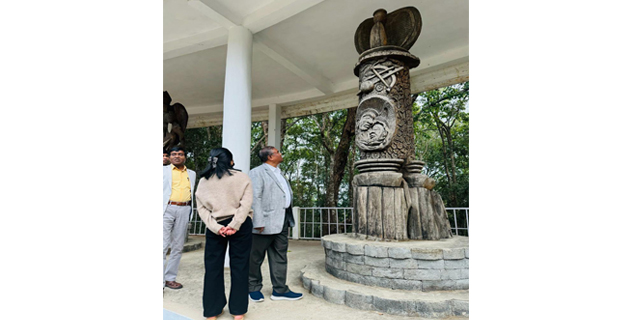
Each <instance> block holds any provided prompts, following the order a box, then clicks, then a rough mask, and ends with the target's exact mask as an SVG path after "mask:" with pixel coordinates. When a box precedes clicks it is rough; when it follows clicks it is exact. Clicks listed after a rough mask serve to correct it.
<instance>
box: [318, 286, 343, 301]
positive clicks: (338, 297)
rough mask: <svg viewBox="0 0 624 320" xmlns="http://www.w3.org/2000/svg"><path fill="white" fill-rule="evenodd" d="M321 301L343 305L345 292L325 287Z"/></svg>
mask: <svg viewBox="0 0 624 320" xmlns="http://www.w3.org/2000/svg"><path fill="white" fill-rule="evenodd" d="M323 299H325V300H327V301H329V302H331V303H335V304H345V291H344V290H339V289H333V288H330V287H325V289H323Z"/></svg>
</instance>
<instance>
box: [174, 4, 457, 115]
mask: <svg viewBox="0 0 624 320" xmlns="http://www.w3.org/2000/svg"><path fill="white" fill-rule="evenodd" d="M406 6H414V7H416V8H417V9H418V10H419V11H420V14H421V16H422V20H423V22H422V25H423V26H422V32H421V34H420V37H419V38H418V41H416V44H415V45H414V46H413V47H412V49H411V50H410V52H411V53H412V54H413V55H415V56H417V57H419V58H420V60H421V65H420V66H419V67H418V68H416V69H414V70H412V76H413V77H421V78H422V79H412V80H413V81H412V87H414V86H415V85H416V84H415V81H420V82H419V83H429V86H432V85H435V84H436V83H438V84H442V83H446V84H449V83H450V82H453V81H455V82H456V81H459V80H460V79H463V80H466V79H467V73H468V70H467V64H468V1H467V0H436V1H432V0H392V1H381V0H324V1H323V0H275V1H270V0H236V1H233V0H229V1H228V0H191V1H187V0H164V8H163V22H164V23H163V28H164V30H163V41H164V45H163V58H164V61H163V90H167V91H168V92H169V93H170V95H171V97H172V98H173V100H174V102H180V103H182V104H183V105H184V106H185V107H186V108H187V110H188V111H189V114H190V116H191V121H190V125H189V126H190V127H193V126H202V124H201V123H198V122H197V121H195V122H193V119H194V118H195V119H200V118H202V117H203V118H204V119H206V118H210V117H211V116H212V115H215V117H218V115H219V114H220V113H221V112H222V110H223V90H224V81H225V60H226V52H227V45H226V44H227V33H228V29H229V28H230V27H232V26H236V25H242V26H245V27H247V28H248V29H249V30H250V31H251V32H252V33H253V34H254V35H253V36H254V43H253V58H252V107H253V108H254V110H253V112H254V114H259V112H260V113H261V112H263V111H264V110H266V106H267V105H268V104H270V103H277V104H279V105H284V106H289V105H291V106H293V105H296V104H298V103H308V104H309V103H310V101H312V102H314V101H329V100H328V99H330V100H331V99H333V100H336V99H338V100H340V99H343V100H344V99H347V95H348V99H349V100H348V103H353V101H354V100H352V97H351V96H352V95H353V91H354V90H355V89H356V87H357V85H358V79H357V78H356V77H355V76H354V74H353V67H354V65H355V63H356V62H357V58H358V53H357V51H356V50H355V46H354V34H355V30H356V29H357V27H358V25H359V24H360V23H361V22H362V21H364V20H365V19H368V18H370V17H372V13H373V12H374V11H375V10H376V9H379V8H384V9H386V10H387V11H388V12H389V13H390V12H392V11H394V10H396V9H399V8H402V7H406ZM442 68H446V69H444V70H443V71H436V70H442ZM462 68H463V69H462ZM459 69H462V71H461V72H460V71H457V72H456V73H457V75H448V76H446V78H445V79H444V81H442V80H440V81H437V80H436V79H435V77H440V74H449V73H454V72H455V71H453V70H459ZM464 69H465V70H464ZM449 70H450V71H449ZM429 71H431V72H429ZM434 71H435V72H437V73H435V72H434ZM460 73H461V74H460ZM424 78H427V79H424ZM436 81H437V82H436ZM422 86H423V88H425V87H426V85H424V84H423V85H422ZM412 90H414V88H413V89H412ZM341 95H344V96H345V98H341ZM345 101H347V100H345ZM345 103H347V102H345ZM356 104H357V103H356ZM260 117H261V116H260ZM255 118H258V116H256V117H255ZM204 125H205V123H204Z"/></svg>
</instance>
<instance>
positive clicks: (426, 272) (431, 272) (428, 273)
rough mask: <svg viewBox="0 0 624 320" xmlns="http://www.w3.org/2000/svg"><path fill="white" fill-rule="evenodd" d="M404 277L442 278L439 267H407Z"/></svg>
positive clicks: (415, 278) (416, 278)
mask: <svg viewBox="0 0 624 320" xmlns="http://www.w3.org/2000/svg"><path fill="white" fill-rule="evenodd" d="M403 277H404V278H405V279H409V280H440V277H441V270H437V269H411V270H410V269H406V270H404V271H403Z"/></svg>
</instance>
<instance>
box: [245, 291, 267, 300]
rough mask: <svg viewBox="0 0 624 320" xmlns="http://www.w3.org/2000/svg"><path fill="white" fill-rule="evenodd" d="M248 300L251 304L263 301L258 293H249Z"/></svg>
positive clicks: (262, 297) (262, 296) (260, 293)
mask: <svg viewBox="0 0 624 320" xmlns="http://www.w3.org/2000/svg"><path fill="white" fill-rule="evenodd" d="M249 299H250V300H251V301H253V302H262V301H264V295H263V294H262V292H260V291H254V292H250V293H249Z"/></svg>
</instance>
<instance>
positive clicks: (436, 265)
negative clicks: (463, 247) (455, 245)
mask: <svg viewBox="0 0 624 320" xmlns="http://www.w3.org/2000/svg"><path fill="white" fill-rule="evenodd" d="M416 264H417V265H418V269H444V260H420V259H419V260H416Z"/></svg>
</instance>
